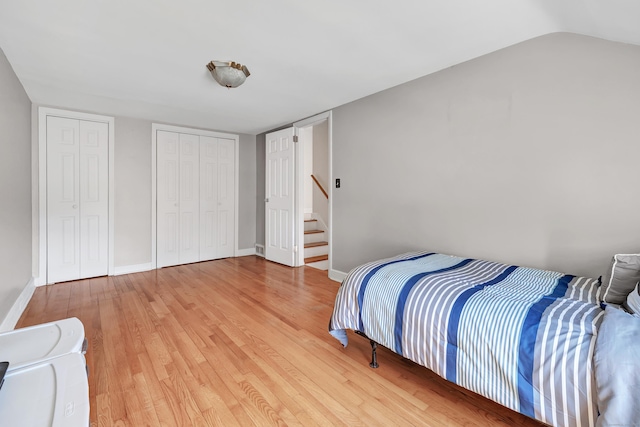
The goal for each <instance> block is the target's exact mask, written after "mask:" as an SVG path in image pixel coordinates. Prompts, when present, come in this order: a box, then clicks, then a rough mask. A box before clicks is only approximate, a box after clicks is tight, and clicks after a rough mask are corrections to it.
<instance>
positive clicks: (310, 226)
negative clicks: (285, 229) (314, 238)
mask: <svg viewBox="0 0 640 427" xmlns="http://www.w3.org/2000/svg"><path fill="white" fill-rule="evenodd" d="M317 229H318V221H305V222H304V231H308V230H317Z"/></svg>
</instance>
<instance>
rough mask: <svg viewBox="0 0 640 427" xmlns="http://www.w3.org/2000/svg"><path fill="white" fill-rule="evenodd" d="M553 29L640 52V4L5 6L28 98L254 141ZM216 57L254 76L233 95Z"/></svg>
mask: <svg viewBox="0 0 640 427" xmlns="http://www.w3.org/2000/svg"><path fill="white" fill-rule="evenodd" d="M558 31H569V32H574V33H580V34H586V35H590V36H594V37H600V38H604V39H608V40H614V41H621V42H626V43H633V44H640V1H637V0H484V1H478V0H394V1H389V0H323V1H310V0H269V1H260V0H227V1H224V2H223V1H219V0H208V1H198V0H181V1H176V0H56V1H51V0H2V1H1V2H0V48H1V49H2V50H3V51H4V53H5V55H6V56H7V58H8V59H9V62H10V63H11V65H12V66H13V68H14V70H15V72H16V74H17V76H18V78H19V79H20V81H21V82H22V84H23V86H24V88H25V90H26V92H27V94H28V95H29V97H30V98H31V100H32V102H34V103H36V104H41V105H50V106H56V107H63V108H70V109H78V110H87V111H92V112H97V113H102V114H110V115H116V116H128V117H137V118H144V119H149V120H155V121H163V122H168V123H175V124H181V125H189V126H198V127H205V128H210V129H218V130H226V131H233V132H241V133H249V134H256V133H259V132H263V131H265V130H269V129H272V128H274V127H277V126H279V125H282V124H286V123H291V122H293V121H296V120H299V119H302V118H305V117H307V116H310V115H313V114H316V113H320V112H322V111H326V110H328V109H331V108H334V107H337V106H339V105H342V104H344V103H347V102H350V101H353V100H356V99H358V98H362V97H364V96H367V95H369V94H372V93H375V92H378V91H380V90H383V89H386V88H389V87H392V86H395V85H398V84H401V83H404V82H406V81H409V80H413V79H415V78H418V77H421V76H424V75H426V74H430V73H433V72H435V71H438V70H441V69H443V68H446V67H449V66H451V65H455V64H458V63H460V62H463V61H467V60H469V59H472V58H475V57H478V56H480V55H484V54H487V53H489V52H493V51H495V50H498V49H501V48H504V47H507V46H510V45H512V44H515V43H519V42H521V41H524V40H527V39H530V38H533V37H537V36H540V35H544V34H548V33H552V32H558ZM213 59H218V60H227V59H228V60H234V61H236V62H240V63H242V64H246V65H247V66H248V67H249V70H250V71H251V73H252V75H251V77H249V78H248V79H247V81H246V83H245V84H244V85H243V86H240V87H239V88H236V89H225V88H223V87H221V86H218V85H217V84H216V83H215V81H214V80H213V78H212V77H211V75H210V74H209V73H208V71H207V69H206V67H205V65H206V64H207V63H208V62H209V61H210V60H213Z"/></svg>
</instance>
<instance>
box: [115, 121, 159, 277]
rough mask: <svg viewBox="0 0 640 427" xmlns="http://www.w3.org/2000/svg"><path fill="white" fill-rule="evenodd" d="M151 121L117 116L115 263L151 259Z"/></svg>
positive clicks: (147, 261)
mask: <svg viewBox="0 0 640 427" xmlns="http://www.w3.org/2000/svg"><path fill="white" fill-rule="evenodd" d="M151 123H152V122H150V121H148V120H141V119H131V118H126V117H116V118H115V124H114V126H115V135H114V144H115V146H114V150H113V151H114V165H113V166H114V181H115V189H114V197H115V200H114V216H115V218H114V240H115V242H114V265H115V266H116V267H122V266H128V265H138V264H146V263H149V262H151Z"/></svg>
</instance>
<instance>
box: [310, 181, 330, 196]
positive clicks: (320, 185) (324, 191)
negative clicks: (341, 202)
mask: <svg viewBox="0 0 640 427" xmlns="http://www.w3.org/2000/svg"><path fill="white" fill-rule="evenodd" d="M311 179H313V182H315V183H316V185H317V186H318V188H319V189H320V191H322V194H324V197H326V198H327V200H329V194H327V191H326V190H325V189H324V188H322V184H320V182H318V179H317V178H316V177H315V176H313V175H311Z"/></svg>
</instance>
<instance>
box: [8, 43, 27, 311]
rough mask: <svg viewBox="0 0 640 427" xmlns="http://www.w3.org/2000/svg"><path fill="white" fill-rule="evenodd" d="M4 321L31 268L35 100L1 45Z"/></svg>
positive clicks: (23, 286) (25, 282)
mask: <svg viewBox="0 0 640 427" xmlns="http://www.w3.org/2000/svg"><path fill="white" fill-rule="evenodd" d="M0 135H2V137H0V152H1V153H2V154H1V155H0V200H1V202H0V203H1V207H0V323H1V322H2V321H3V320H4V319H5V318H6V316H7V314H8V313H9V310H10V309H11V307H12V306H13V304H14V303H15V302H16V300H17V299H18V296H19V295H20V293H21V292H22V290H23V289H24V288H25V285H27V283H28V282H29V280H30V279H31V277H32V274H31V101H30V100H29V97H28V96H27V94H26V92H25V91H24V89H23V87H22V84H21V83H20V81H19V80H18V78H17V77H16V75H15V73H14V72H13V69H12V68H11V65H10V64H9V62H8V61H7V58H6V57H5V55H4V52H3V51H2V50H0Z"/></svg>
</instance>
